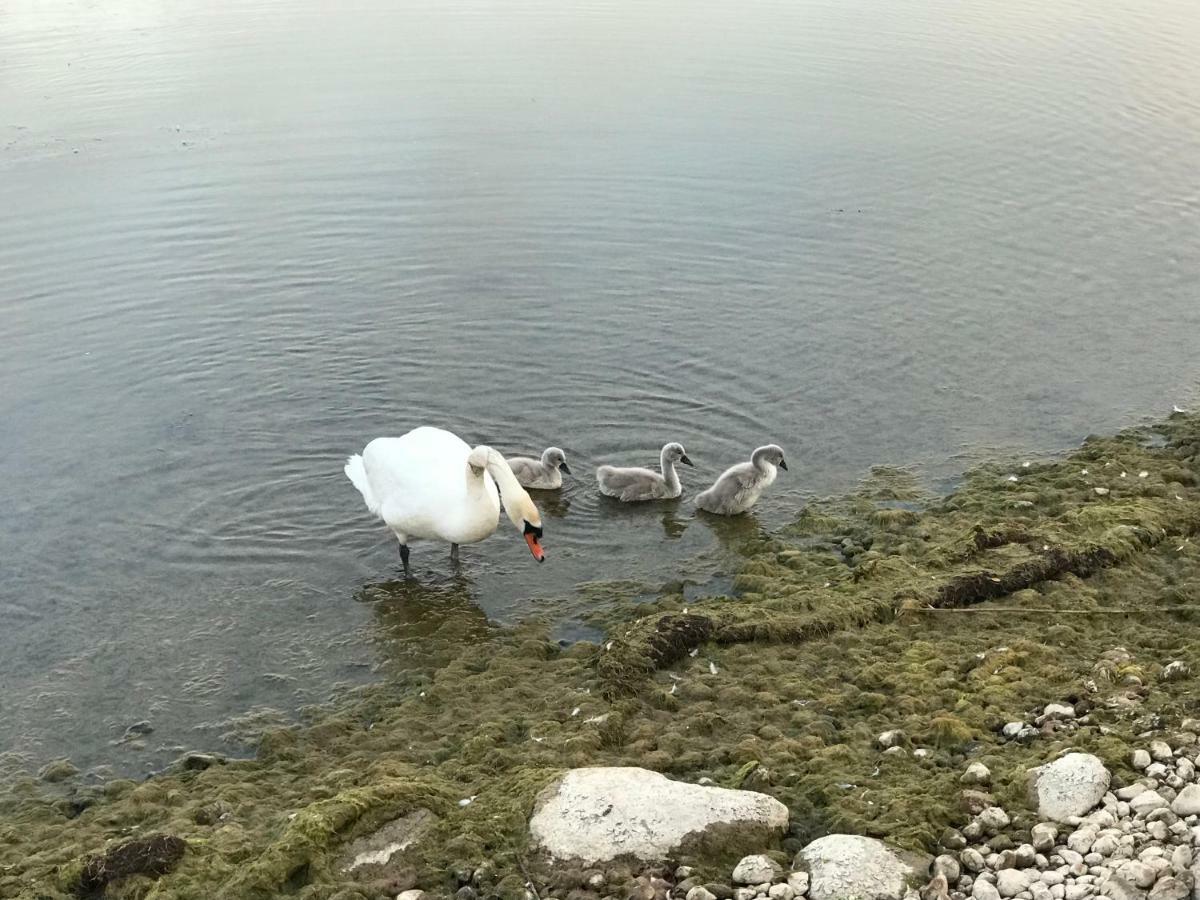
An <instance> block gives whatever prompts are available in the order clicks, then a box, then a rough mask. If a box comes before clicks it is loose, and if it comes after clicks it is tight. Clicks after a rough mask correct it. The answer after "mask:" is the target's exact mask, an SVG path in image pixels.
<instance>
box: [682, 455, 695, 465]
mask: <svg viewBox="0 0 1200 900" xmlns="http://www.w3.org/2000/svg"><path fill="white" fill-rule="evenodd" d="M679 461H680V462H681V463H683V464H684V465H685V466H691V465H692V461H691V460H690V459H688V457H687V454H686V453H685V454H683V456H681V457H679ZM692 468H695V466H692Z"/></svg>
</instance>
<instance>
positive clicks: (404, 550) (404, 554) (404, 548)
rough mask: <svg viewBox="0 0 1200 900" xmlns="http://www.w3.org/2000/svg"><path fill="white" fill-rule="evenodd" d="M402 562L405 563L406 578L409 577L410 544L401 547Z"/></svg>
mask: <svg viewBox="0 0 1200 900" xmlns="http://www.w3.org/2000/svg"><path fill="white" fill-rule="evenodd" d="M400 562H402V563H404V577H405V578H407V577H408V544H401V545H400Z"/></svg>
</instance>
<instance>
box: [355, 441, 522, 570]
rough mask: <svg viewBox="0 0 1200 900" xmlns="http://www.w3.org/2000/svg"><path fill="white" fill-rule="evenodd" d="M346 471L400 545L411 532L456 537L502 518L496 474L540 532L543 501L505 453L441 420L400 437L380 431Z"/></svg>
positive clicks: (516, 520) (482, 532)
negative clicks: (470, 440)
mask: <svg viewBox="0 0 1200 900" xmlns="http://www.w3.org/2000/svg"><path fill="white" fill-rule="evenodd" d="M345 472H346V476H347V477H348V478H349V479H350V481H351V482H352V483H353V484H354V486H355V487H356V488H358V491H359V493H360V494H362V497H363V500H364V502H365V503H366V505H367V509H369V510H370V511H371V512H372V513H373V514H374V515H377V516H379V518H381V519H382V520H383V521H384V523H386V524H387V526H388V528H390V529H391V530H392V531H393V532H394V533H395V535H396V537H397V538H398V539H399V541H400V543H401V545H407V544H408V542H409V540H411V539H413V538H430V539H434V540H441V541H447V542H449V543H451V544H473V543H475V542H477V541H482V540H483V539H484V538H486V537H488V536H489V535H490V534H492V532H494V531H495V530H496V526H497V525H498V524H499V521H500V490H499V489H498V488H497V482H499V483H500V488H501V489H503V491H504V496H505V508H506V510H507V512H508V516H509V519H510V520H512V522H513V524H514V525H516V526H517V528H518V529H520V528H522V527H523V526H524V525H525V523H528V524H529V525H532V526H537V528H538V529H539V531H538V534H539V535H540V533H541V532H540V527H541V516H540V514H539V513H538V510H537V507H536V506H534V504H533V501H532V500H530V499H529V495H528V494H527V493H525V490H524V488H522V487H521V485H520V484H519V483H518V482H517V480H516V478H515V477H514V476H513V474H512V470H511V469H509V467H508V464H507V463H505V461H504V457H502V456H501V455H500V454H499V453H497V452H496V451H495V450H493V449H491V448H490V447H485V446H479V447H476V448H474V449H473V450H472V449H471V447H469V446H468V445H467V443H466V442H465V441H463V440H462V438H460V437H458V436H457V435H455V434H451V433H450V432H449V431H444V430H442V429H441V428H431V427H428V426H422V427H420V428H414V429H413V430H412V431H410V432H408V433H407V434H405V435H403V436H402V437H384V438H376V439H375V440H373V441H371V443H369V444H367V446H366V449H365V450H363V452H362V455H361V456H358V455H355V456H351V457H350V458H349V459H347V460H346V467H345ZM532 547H533V544H531V549H532ZM538 552H539V553H540V552H541V551H540V549H539V551H538ZM539 558H540V557H539Z"/></svg>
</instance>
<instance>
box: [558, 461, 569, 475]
mask: <svg viewBox="0 0 1200 900" xmlns="http://www.w3.org/2000/svg"><path fill="white" fill-rule="evenodd" d="M558 471H560V472H562V473H564V474H566V475H570V474H571V470H570V469H569V468H568V467H567V464H566V463H565V462H560V463H559V464H558Z"/></svg>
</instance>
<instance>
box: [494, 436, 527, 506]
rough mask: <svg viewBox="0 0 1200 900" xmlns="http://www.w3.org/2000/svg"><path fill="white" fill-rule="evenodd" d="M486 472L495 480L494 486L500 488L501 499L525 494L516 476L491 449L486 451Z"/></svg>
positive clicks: (501, 457) (502, 458)
mask: <svg viewBox="0 0 1200 900" xmlns="http://www.w3.org/2000/svg"><path fill="white" fill-rule="evenodd" d="M487 471H488V474H489V475H491V476H492V478H493V479H494V480H495V482H496V486H497V487H498V488H500V496H501V497H512V496H514V495H515V494H517V493H522V494H523V493H525V488H523V487H521V482H519V481H517V476H516V475H514V474H513V471H512V469H510V468H509V466H508V463H507V462H506V461H505V459H504V457H503V456H501V455H500V454H499V453H498V452H496V451H495V450H493V449H492V448H491V447H489V448H488V451H487ZM506 505H507V504H506Z"/></svg>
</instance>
